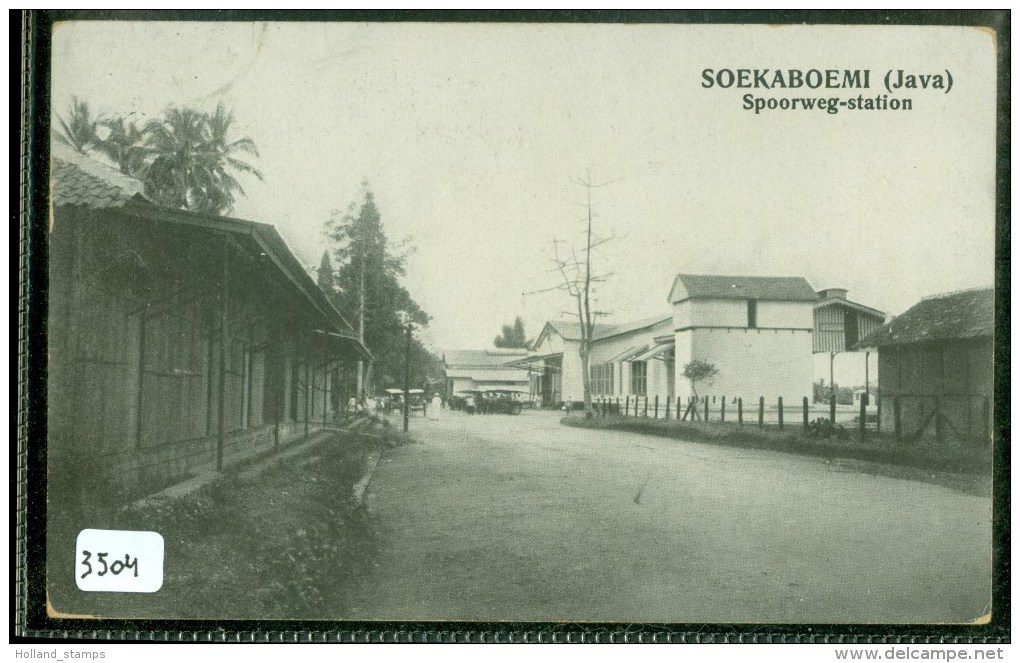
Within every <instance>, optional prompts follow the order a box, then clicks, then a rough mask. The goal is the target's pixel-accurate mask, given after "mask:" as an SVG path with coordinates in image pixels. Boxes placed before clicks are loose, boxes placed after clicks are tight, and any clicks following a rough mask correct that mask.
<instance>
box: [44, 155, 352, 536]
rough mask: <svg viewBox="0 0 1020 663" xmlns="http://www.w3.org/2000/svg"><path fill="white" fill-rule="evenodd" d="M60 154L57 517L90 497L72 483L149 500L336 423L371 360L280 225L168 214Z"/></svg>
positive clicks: (53, 355) (51, 296)
mask: <svg viewBox="0 0 1020 663" xmlns="http://www.w3.org/2000/svg"><path fill="white" fill-rule="evenodd" d="M51 156H52V160H51V164H52V167H51V171H50V173H51V178H50V179H51V190H50V194H51V195H50V203H51V210H52V216H51V223H50V227H49V235H48V250H49V256H48V269H49V274H48V306H49V319H48V325H47V330H48V362H49V363H48V375H49V379H48V382H47V384H48V385H49V387H48V388H49V394H48V407H49V414H48V428H47V434H48V440H47V451H48V454H49V461H50V468H51V472H50V474H49V476H50V481H51V484H50V485H51V487H52V490H51V492H50V493H49V494H50V496H51V498H52V499H53V500H54V504H57V505H58V506H57V508H58V510H59V509H60V508H62V505H63V506H66V505H70V504H79V503H88V502H91V501H93V500H94V499H95V498H94V496H93V495H92V494H91V493H90V494H88V495H83V494H79V493H78V492H76V491H78V490H79V489H86V484H84V483H82V482H81V481H79V480H76V479H75V477H76V476H79V477H80V476H90V482H89V484H88V486H89V488H88V490H91V487H92V486H101V487H102V489H103V490H106V491H109V493H110V494H111V495H116V496H119V497H135V496H140V495H142V494H146V493H148V492H152V491H156V490H160V489H162V488H164V487H166V486H168V485H170V484H172V483H173V482H175V481H177V480H179V479H181V478H183V477H187V476H192V475H194V474H195V473H198V472H205V471H209V470H213V471H215V470H217V469H222V468H223V467H225V466H227V465H230V464H231V463H234V462H238V461H240V460H242V459H244V458H247V457H250V456H252V455H253V454H259V453H266V452H271V451H272V450H273V449H274V448H277V447H279V446H283V445H286V444H288V443H290V442H293V441H296V440H299V439H301V438H303V437H306V436H308V435H310V434H312V433H314V432H315V431H316V430H318V429H321V428H322V427H323V426H325V425H327V424H329V423H330V421H331V420H332V418H333V416H334V415H335V414H336V411H337V409H338V408H339V407H340V404H342V403H345V402H346V394H342V393H341V392H342V391H343V389H344V385H345V382H344V380H343V379H342V377H343V375H344V372H345V368H346V367H348V366H350V365H351V364H353V363H356V361H357V360H358V359H370V358H371V354H370V353H369V352H368V350H367V349H366V348H365V347H364V345H363V344H362V343H360V342H359V341H358V340H357V338H356V336H355V333H354V331H353V330H352V328H351V326H350V325H349V324H348V323H347V321H346V320H345V319H344V317H343V316H342V315H341V314H340V312H339V311H337V310H336V309H335V308H334V307H333V306H332V305H331V304H330V303H329V301H327V299H326V297H325V295H323V293H322V291H321V290H320V289H319V288H318V286H317V285H316V284H315V282H314V281H313V280H312V278H311V277H310V276H309V275H308V273H307V272H305V270H304V269H303V268H302V267H301V265H300V263H299V262H298V260H297V258H296V257H295V256H294V255H293V254H292V253H291V251H290V250H289V249H288V248H287V245H286V243H285V242H284V240H283V238H282V237H280V235H279V233H277V231H276V230H275V228H273V226H271V225H268V224H264V223H256V222H253V221H246V220H243V219H231V218H226V217H217V216H210V215H205V214H196V213H191V212H186V211H182V210H175V209H166V208H161V207H158V206H156V205H154V204H153V203H151V202H150V201H149V200H147V199H146V198H145V197H144V195H143V186H142V183H141V182H138V181H137V180H134V179H132V178H130V177H127V176H125V175H124V174H122V173H120V172H119V171H118V170H117V169H115V168H113V167H111V166H108V165H106V164H104V163H101V162H99V161H96V160H94V159H92V158H91V157H89V156H87V155H83V154H79V153H77V152H75V151H73V150H71V149H70V148H68V147H66V146H63V145H60V144H59V143H57V142H56V141H54V143H53V145H52V155H51ZM65 543H66V542H65ZM70 545H72V546H73V541H72V542H71V543H70Z"/></svg>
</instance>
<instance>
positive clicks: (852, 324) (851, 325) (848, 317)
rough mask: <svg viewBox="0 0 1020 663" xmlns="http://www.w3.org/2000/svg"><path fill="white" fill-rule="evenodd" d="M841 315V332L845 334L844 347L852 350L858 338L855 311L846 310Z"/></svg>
mask: <svg viewBox="0 0 1020 663" xmlns="http://www.w3.org/2000/svg"><path fill="white" fill-rule="evenodd" d="M843 316H844V317H843V333H844V336H845V338H844V342H845V343H846V346H845V347H846V349H847V350H852V349H853V347H854V346H855V345H857V341H859V340H860V338H858V333H857V313H856V312H855V311H846V312H845V313H844V314H843Z"/></svg>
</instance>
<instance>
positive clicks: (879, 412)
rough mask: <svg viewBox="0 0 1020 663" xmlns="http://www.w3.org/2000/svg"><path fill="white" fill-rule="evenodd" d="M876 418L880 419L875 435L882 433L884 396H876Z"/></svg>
mask: <svg viewBox="0 0 1020 663" xmlns="http://www.w3.org/2000/svg"><path fill="white" fill-rule="evenodd" d="M875 416H876V417H878V421H876V422H875V433H878V434H881V433H882V396H881V394H878V393H876V394H875Z"/></svg>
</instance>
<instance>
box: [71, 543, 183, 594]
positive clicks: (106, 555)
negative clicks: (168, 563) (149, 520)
mask: <svg viewBox="0 0 1020 663" xmlns="http://www.w3.org/2000/svg"><path fill="white" fill-rule="evenodd" d="M74 568H75V572H74V579H75V582H76V583H78V589H80V590H82V591H83V592H155V591H159V588H160V587H162V586H163V537H162V536H161V535H160V534H157V533H156V532H131V531H126V530H112V529H83V530H82V531H81V532H79V533H78V541H77V543H76V544H75V562H74Z"/></svg>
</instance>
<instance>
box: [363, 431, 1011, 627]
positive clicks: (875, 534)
mask: <svg viewBox="0 0 1020 663" xmlns="http://www.w3.org/2000/svg"><path fill="white" fill-rule="evenodd" d="M443 414H444V417H443V419H442V420H441V421H428V420H425V419H424V418H421V417H418V418H416V419H414V420H412V422H411V423H412V433H413V434H414V436H415V438H416V439H417V441H418V443H416V444H411V445H408V446H404V447H400V448H398V449H394V450H389V451H386V452H385V453H384V454H383V457H382V459H381V461H380V463H379V467H378V469H377V471H376V474H375V476H374V478H373V479H372V482H371V484H370V486H369V489H368V491H369V492H368V499H369V505H370V508H371V510H372V513H373V515H374V517H375V520H376V522H377V525H378V528H379V536H380V551H379V558H378V560H377V563H378V566H377V567H375V573H374V574H370V575H369V576H367V577H365V578H364V582H363V584H362V585H361V586H360V587H359V588H358V590H357V592H356V596H354V597H352V598H353V600H352V602H351V604H352V605H354V606H355V607H354V611H353V613H352V614H350V615H349V616H348V617H349V618H351V619H394V620H492V621H501V620H515V621H517V620H520V621H531V620H555V621H617V622H619V621H635V622H741V623H746V622H836V623H848V622H933V621H940V622H941V621H953V622H960V621H968V620H972V619H975V618H978V617H979V616H980V615H982V614H983V613H984V612H985V611H986V606H987V604H988V600H989V596H990V581H989V574H990V536H991V503H990V500H988V499H987V498H981V497H974V496H969V495H964V494H961V493H958V492H954V491H951V490H949V489H947V488H942V487H939V486H933V485H929V484H925V483H919V482H914V481H905V480H900V479H893V478H888V477H883V476H876V475H872V474H865V473H861V472H859V471H856V470H850V469H848V468H847V467H843V466H841V465H840V463H838V462H834V463H826V461H824V460H819V459H812V458H803V457H798V456H792V455H787V454H782V453H778V452H769V451H756V450H745V449H733V448H726V447H717V446H709V445H702V444H695V443H686V442H678V441H675V440H665V439H660V438H653V437H645V436H640V435H635V434H630V433H620V432H601V431H590V430H582V429H576V428H568V427H564V426H561V425H560V424H559V423H558V421H559V415H558V414H556V413H546V412H534V411H529V412H525V413H524V414H523V415H521V416H516V417H514V416H506V415H490V416H468V415H462V414H459V413H446V412H444V413H443Z"/></svg>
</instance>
